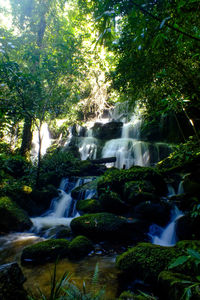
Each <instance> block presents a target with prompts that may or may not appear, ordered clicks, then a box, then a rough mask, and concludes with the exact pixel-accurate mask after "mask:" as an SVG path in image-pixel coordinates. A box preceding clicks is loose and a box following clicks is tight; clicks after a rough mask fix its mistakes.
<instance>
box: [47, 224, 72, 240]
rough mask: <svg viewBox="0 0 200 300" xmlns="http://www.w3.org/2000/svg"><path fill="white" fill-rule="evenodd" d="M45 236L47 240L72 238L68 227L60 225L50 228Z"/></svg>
mask: <svg viewBox="0 0 200 300" xmlns="http://www.w3.org/2000/svg"><path fill="white" fill-rule="evenodd" d="M44 236H45V238H54V239H65V238H69V237H71V230H70V228H69V227H67V226H64V225H59V226H56V227H54V228H50V229H49V230H48V231H46V232H45V234H44Z"/></svg>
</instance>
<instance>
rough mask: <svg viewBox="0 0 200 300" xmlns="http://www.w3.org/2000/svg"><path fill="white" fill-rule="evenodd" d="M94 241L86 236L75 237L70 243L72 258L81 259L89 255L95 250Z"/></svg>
mask: <svg viewBox="0 0 200 300" xmlns="http://www.w3.org/2000/svg"><path fill="white" fill-rule="evenodd" d="M93 248H94V247H93V244H92V242H91V241H90V240H89V239H88V238H87V237H85V236H83V235H79V236H77V237H75V238H74V239H73V240H72V241H71V242H70V244H69V256H70V258H74V259H79V258H83V257H84V256H86V255H88V254H89V253H90V252H91V251H92V250H93Z"/></svg>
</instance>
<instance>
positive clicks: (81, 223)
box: [71, 213, 127, 240]
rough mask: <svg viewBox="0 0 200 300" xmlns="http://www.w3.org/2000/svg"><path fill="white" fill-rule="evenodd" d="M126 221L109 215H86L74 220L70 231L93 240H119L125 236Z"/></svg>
mask: <svg viewBox="0 0 200 300" xmlns="http://www.w3.org/2000/svg"><path fill="white" fill-rule="evenodd" d="M126 226H127V219H126V218H123V217H121V216H116V215H114V214H111V213H96V214H88V215H84V216H81V217H78V218H75V219H73V220H72V222H71V229H72V231H73V232H74V233H75V234H82V235H85V236H88V237H90V238H92V239H95V240H105V239H116V238H117V239H118V240H119V239H120V238H123V237H124V236H125V235H126V232H125V228H126Z"/></svg>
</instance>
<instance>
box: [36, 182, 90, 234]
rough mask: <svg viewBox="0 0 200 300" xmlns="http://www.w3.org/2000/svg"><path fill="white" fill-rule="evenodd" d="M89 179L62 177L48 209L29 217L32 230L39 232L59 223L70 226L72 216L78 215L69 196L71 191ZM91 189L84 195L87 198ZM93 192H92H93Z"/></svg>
mask: <svg viewBox="0 0 200 300" xmlns="http://www.w3.org/2000/svg"><path fill="white" fill-rule="evenodd" d="M90 180H91V179H88V178H86V179H82V178H79V179H77V180H76V181H73V182H70V181H69V179H68V178H66V179H63V180H62V181H61V183H60V187H59V192H60V195H59V197H58V198H55V199H53V200H52V203H51V206H50V209H49V210H48V211H47V212H46V213H45V214H44V215H42V216H39V217H34V218H31V221H32V223H33V230H34V231H36V232H39V231H40V230H41V229H42V228H50V227H55V226H59V225H65V226H68V227H69V226H70V223H71V221H72V219H73V218H75V217H78V216H79V213H78V212H77V211H76V208H75V201H74V200H73V198H72V196H71V191H72V190H73V189H74V188H76V187H78V186H80V185H83V184H84V183H87V182H89V181H90ZM92 193H93V191H90V193H88V194H86V195H85V198H88V197H90V196H91V195H92ZM93 194H94V193H93Z"/></svg>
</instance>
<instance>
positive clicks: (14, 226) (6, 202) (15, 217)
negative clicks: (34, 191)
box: [0, 197, 33, 232]
mask: <svg viewBox="0 0 200 300" xmlns="http://www.w3.org/2000/svg"><path fill="white" fill-rule="evenodd" d="M32 225H33V224H32V222H31V220H30V219H29V217H28V215H27V213H26V212H25V211H24V210H22V209H21V208H20V207H19V206H18V205H17V204H16V203H15V202H14V201H12V200H11V199H10V198H9V197H0V228H1V232H10V231H25V230H28V229H30V228H31V227H32Z"/></svg>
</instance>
